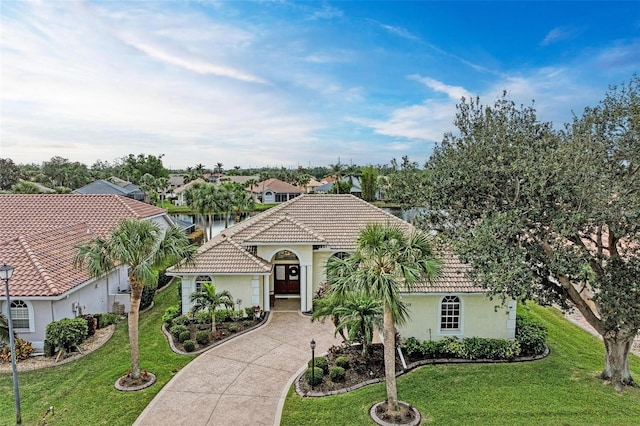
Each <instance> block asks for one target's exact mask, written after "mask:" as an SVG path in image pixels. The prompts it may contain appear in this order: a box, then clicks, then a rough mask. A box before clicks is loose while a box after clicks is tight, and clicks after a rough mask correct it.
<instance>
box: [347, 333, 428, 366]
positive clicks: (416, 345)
mask: <svg viewBox="0 0 640 426" xmlns="http://www.w3.org/2000/svg"><path fill="white" fill-rule="evenodd" d="M421 346H422V345H421V344H420V341H419V340H418V339H416V338H415V337H408V338H406V339H404V342H403V343H402V349H404V351H405V352H406V354H407V355H409V356H410V357H421V356H422V355H423V354H422V347H421ZM336 361H337V360H336ZM336 364H337V362H336Z"/></svg>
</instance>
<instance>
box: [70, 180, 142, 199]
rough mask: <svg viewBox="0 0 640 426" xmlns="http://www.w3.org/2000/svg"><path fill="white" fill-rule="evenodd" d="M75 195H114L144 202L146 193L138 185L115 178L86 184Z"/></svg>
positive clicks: (76, 190)
mask: <svg viewBox="0 0 640 426" xmlns="http://www.w3.org/2000/svg"><path fill="white" fill-rule="evenodd" d="M73 193H74V194H114V195H122V196H123V197H127V198H132V199H134V200H138V201H144V199H145V195H146V194H145V193H144V191H143V190H142V189H140V187H139V186H138V185H134V184H133V183H131V182H129V181H126V180H122V179H120V178H117V177H115V176H112V177H110V178H109V179H99V180H96V181H93V182H90V183H88V184H86V185H85V186H83V187H81V188H78V189H75V190H74V191H73Z"/></svg>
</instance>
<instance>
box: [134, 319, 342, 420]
mask: <svg viewBox="0 0 640 426" xmlns="http://www.w3.org/2000/svg"><path fill="white" fill-rule="evenodd" d="M333 330H334V328H333V325H332V324H331V321H327V322H326V323H325V324H320V323H317V322H315V323H311V320H310V319H309V317H306V316H303V315H302V314H300V313H299V312H278V311H276V312H271V314H270V316H269V319H268V321H267V324H266V325H264V326H262V327H260V328H258V329H256V330H253V331H251V332H249V333H246V334H244V335H242V336H239V337H236V338H234V339H232V340H229V341H228V342H225V343H223V344H221V345H219V346H216V347H214V348H212V349H210V350H208V351H207V352H205V353H203V354H201V355H200V356H199V357H198V358H196V359H194V360H193V361H192V362H191V363H189V364H188V365H187V366H185V367H184V368H183V369H182V370H181V371H180V372H178V374H176V376H175V377H174V378H173V379H171V381H169V383H167V384H166V385H165V387H164V388H163V389H162V390H161V391H160V392H159V393H158V395H156V397H155V398H154V399H153V400H152V401H151V403H150V404H149V405H148V406H147V408H145V410H144V411H143V412H142V413H141V414H140V417H138V419H137V420H136V422H135V423H134V425H140V426H142V425H150V426H151V425H152V426H157V425H190V426H197V425H277V424H279V423H280V412H281V410H282V404H283V403H284V399H285V397H286V394H287V391H288V389H289V386H290V385H291V383H292V381H293V378H294V376H295V375H296V373H298V372H300V371H301V369H302V368H303V367H304V366H305V364H306V362H307V361H308V360H309V359H311V349H310V347H309V342H310V341H311V339H312V338H313V339H315V341H316V344H317V346H316V354H322V353H324V352H326V351H327V350H328V349H329V348H330V347H331V346H332V345H334V344H339V343H340V341H339V339H335V338H334V337H333Z"/></svg>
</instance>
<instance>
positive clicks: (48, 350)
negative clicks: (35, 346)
mask: <svg viewBox="0 0 640 426" xmlns="http://www.w3.org/2000/svg"><path fill="white" fill-rule="evenodd" d="M43 352H44V356H48V357H52V356H54V355H55V354H56V347H55V345H53V344H52V343H51V342H50V341H48V340H45V341H44V348H43Z"/></svg>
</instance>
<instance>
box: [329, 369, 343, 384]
mask: <svg viewBox="0 0 640 426" xmlns="http://www.w3.org/2000/svg"><path fill="white" fill-rule="evenodd" d="M344 375H345V372H344V368H342V367H338V366H336V367H331V369H330V370H329V377H330V378H331V381H332V382H342V381H344Z"/></svg>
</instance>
